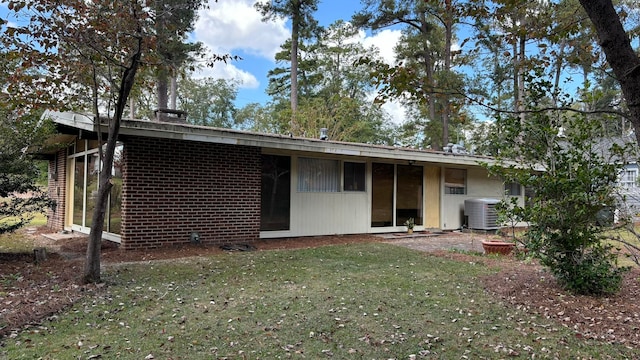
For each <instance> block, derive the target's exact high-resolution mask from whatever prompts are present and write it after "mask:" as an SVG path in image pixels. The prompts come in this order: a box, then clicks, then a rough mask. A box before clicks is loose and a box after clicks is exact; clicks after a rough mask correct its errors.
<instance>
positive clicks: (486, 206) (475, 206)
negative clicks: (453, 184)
mask: <svg viewBox="0 0 640 360" xmlns="http://www.w3.org/2000/svg"><path fill="white" fill-rule="evenodd" d="M499 202H500V200H497V199H468V200H465V201H464V215H465V217H466V218H467V227H468V228H469V229H477V230H496V229H498V228H500V226H498V213H497V211H496V204H498V203H499Z"/></svg>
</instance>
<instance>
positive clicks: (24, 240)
mask: <svg viewBox="0 0 640 360" xmlns="http://www.w3.org/2000/svg"><path fill="white" fill-rule="evenodd" d="M11 220H12V219H11V218H5V219H3V221H11ZM46 224H47V217H46V215H44V214H42V213H35V214H34V217H33V219H31V222H30V223H29V226H34V227H35V226H43V225H46ZM33 247H34V244H33V238H32V237H30V236H28V235H27V234H25V232H24V231H23V230H18V231H16V232H13V233H8V234H0V253H2V252H9V253H14V252H28V253H30V252H31V251H33Z"/></svg>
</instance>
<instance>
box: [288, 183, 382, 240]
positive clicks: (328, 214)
mask: <svg viewBox="0 0 640 360" xmlns="http://www.w3.org/2000/svg"><path fill="white" fill-rule="evenodd" d="M292 195H293V196H292V198H291V233H292V234H295V235H296V236H298V235H299V236H306V235H318V234H359V233H360V234H361V233H367V232H368V230H369V222H370V220H369V201H368V198H369V193H368V192H360V193H356V192H339V193H298V192H294V194H292Z"/></svg>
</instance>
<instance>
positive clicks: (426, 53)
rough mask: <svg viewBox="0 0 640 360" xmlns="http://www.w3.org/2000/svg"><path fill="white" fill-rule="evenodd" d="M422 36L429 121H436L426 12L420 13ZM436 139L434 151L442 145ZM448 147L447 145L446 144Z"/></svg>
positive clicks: (433, 141) (433, 144)
mask: <svg viewBox="0 0 640 360" xmlns="http://www.w3.org/2000/svg"><path fill="white" fill-rule="evenodd" d="M420 34H421V35H422V37H423V39H422V40H423V42H422V51H423V56H424V71H425V75H426V79H425V80H426V81H425V83H426V84H425V86H426V89H425V90H426V91H425V94H427V95H426V97H427V106H428V107H429V121H436V100H435V98H436V96H435V95H434V90H435V89H434V88H435V85H434V81H433V61H432V59H431V51H430V50H431V49H430V48H429V38H428V37H429V23H428V22H427V18H426V15H425V14H424V12H422V13H420ZM436 139H437V137H436V138H433V139H432V140H431V148H432V149H434V150H439V149H440V144H438V141H437V140H436ZM444 145H446V144H444Z"/></svg>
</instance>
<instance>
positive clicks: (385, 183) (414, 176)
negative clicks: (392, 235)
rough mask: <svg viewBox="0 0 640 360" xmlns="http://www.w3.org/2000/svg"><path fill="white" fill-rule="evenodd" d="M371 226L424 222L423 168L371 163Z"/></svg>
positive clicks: (419, 223) (420, 223) (418, 223)
mask: <svg viewBox="0 0 640 360" xmlns="http://www.w3.org/2000/svg"><path fill="white" fill-rule="evenodd" d="M371 185H372V190H371V227H386V226H402V225H403V224H404V222H405V221H407V219H409V218H413V219H414V220H415V223H416V225H422V224H423V218H424V209H423V204H424V200H423V167H422V166H412V165H394V164H383V163H373V164H372V179H371Z"/></svg>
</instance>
